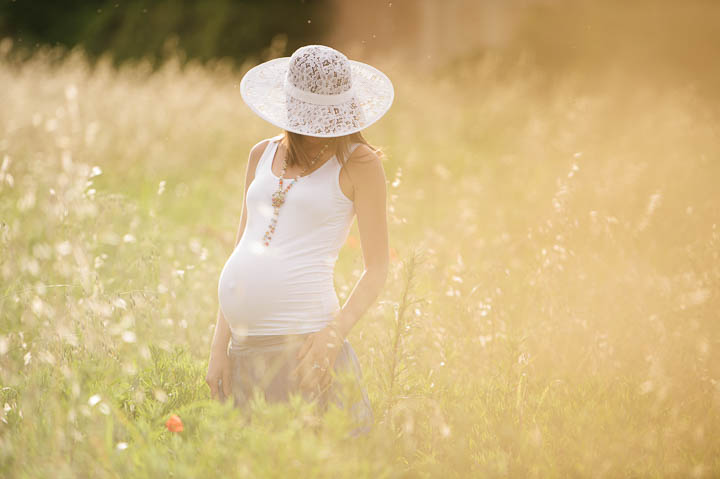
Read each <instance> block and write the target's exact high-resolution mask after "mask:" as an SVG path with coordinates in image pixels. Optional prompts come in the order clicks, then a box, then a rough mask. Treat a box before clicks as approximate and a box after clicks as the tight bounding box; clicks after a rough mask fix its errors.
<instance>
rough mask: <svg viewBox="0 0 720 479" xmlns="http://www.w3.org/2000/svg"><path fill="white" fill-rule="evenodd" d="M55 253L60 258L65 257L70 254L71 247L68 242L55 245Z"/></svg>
mask: <svg viewBox="0 0 720 479" xmlns="http://www.w3.org/2000/svg"><path fill="white" fill-rule="evenodd" d="M55 251H57V252H58V254H59V255H60V256H67V255H69V254H70V253H71V252H72V245H71V244H70V242H69V241H67V240H65V241H63V242H62V243H58V244H56V245H55Z"/></svg>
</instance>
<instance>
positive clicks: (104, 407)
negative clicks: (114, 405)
mask: <svg viewBox="0 0 720 479" xmlns="http://www.w3.org/2000/svg"><path fill="white" fill-rule="evenodd" d="M98 408H99V409H100V412H101V413H102V414H104V415H106V416H107V415H108V414H110V406H108V405H107V403H104V402H103V403H100V405H99V406H98Z"/></svg>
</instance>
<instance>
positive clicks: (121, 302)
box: [113, 298, 127, 309]
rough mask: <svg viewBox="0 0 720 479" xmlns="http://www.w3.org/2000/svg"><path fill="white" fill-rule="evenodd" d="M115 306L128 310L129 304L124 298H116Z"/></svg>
mask: <svg viewBox="0 0 720 479" xmlns="http://www.w3.org/2000/svg"><path fill="white" fill-rule="evenodd" d="M113 304H114V305H115V307H116V308H120V309H127V302H126V301H125V300H124V299H122V298H115V300H114V301H113Z"/></svg>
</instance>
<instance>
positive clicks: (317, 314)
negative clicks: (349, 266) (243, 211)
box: [218, 134, 359, 338]
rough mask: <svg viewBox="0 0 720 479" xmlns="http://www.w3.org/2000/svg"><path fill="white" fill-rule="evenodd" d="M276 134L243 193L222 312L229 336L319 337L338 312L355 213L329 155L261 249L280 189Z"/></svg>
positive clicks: (221, 287) (299, 188) (222, 284)
mask: <svg viewBox="0 0 720 479" xmlns="http://www.w3.org/2000/svg"><path fill="white" fill-rule="evenodd" d="M282 136H283V135H282V134H281V135H278V136H274V137H272V138H270V142H269V143H268V144H267V146H266V147H265V151H264V152H263V154H262V156H261V157H260V160H259V161H258V164H257V168H256V170H255V178H254V179H253V180H252V182H251V183H250V186H249V187H248V190H247V200H246V201H247V222H246V225H245V231H244V232H243V235H242V237H241V238H240V241H239V242H238V244H237V246H236V247H235V249H234V250H233V252H232V254H231V255H230V257H229V258H228V260H227V262H226V263H225V266H224V267H223V269H222V272H221V273H220V279H219V281H218V300H219V304H220V308H221V310H222V313H223V315H224V316H225V318H226V319H227V321H228V325H229V326H230V330H231V332H232V335H233V337H235V338H241V337H242V336H244V335H249V336H256V335H269V334H302V333H309V332H314V331H319V330H320V329H322V328H323V327H325V325H326V324H327V323H328V322H329V321H330V320H331V319H332V313H333V312H334V311H336V310H338V309H340V303H339V301H338V297H337V294H336V292H335V287H334V285H333V272H334V269H335V261H336V260H337V257H338V253H339V251H340V248H341V247H342V245H343V244H344V243H345V240H346V239H347V235H348V232H349V231H350V227H351V226H352V222H353V217H354V215H355V209H354V205H353V202H352V201H351V200H350V199H349V198H348V197H347V196H345V194H344V193H343V192H342V190H341V189H340V176H339V175H340V169H341V165H340V163H339V162H338V161H337V159H336V156H335V155H333V157H332V158H330V159H329V160H327V161H326V162H325V163H323V164H322V166H320V168H317V169H316V170H315V171H313V172H311V173H310V174H309V175H305V176H302V177H300V178H299V179H298V180H297V181H296V182H295V184H294V185H293V186H292V188H290V190H289V191H288V192H287V195H286V197H285V203H284V204H283V205H282V206H281V207H280V209H279V212H278V218H277V225H276V227H275V232H274V234H273V236H272V239H271V240H270V245H269V246H265V244H264V243H263V236H264V235H265V231H266V230H267V229H268V225H269V224H270V220H271V218H272V216H273V207H272V201H271V197H272V194H273V193H274V192H275V191H277V189H278V178H279V177H278V176H276V175H275V173H273V172H272V168H271V165H272V161H273V158H274V157H275V152H276V151H277V148H278V144H279V141H280V140H281V139H282ZM358 145H359V143H355V144H353V145H352V146H351V147H350V151H351V152H352V151H354V150H355V148H356V147H357V146H358ZM288 181H291V180H287V179H286V180H284V181H283V189H285V188H287V185H288Z"/></svg>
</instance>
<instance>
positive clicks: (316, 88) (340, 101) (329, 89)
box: [240, 45, 395, 138]
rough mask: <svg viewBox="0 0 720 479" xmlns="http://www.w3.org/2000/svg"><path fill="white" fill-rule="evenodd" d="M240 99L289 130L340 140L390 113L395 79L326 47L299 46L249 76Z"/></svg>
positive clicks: (258, 68)
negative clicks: (288, 55) (288, 54)
mask: <svg viewBox="0 0 720 479" xmlns="http://www.w3.org/2000/svg"><path fill="white" fill-rule="evenodd" d="M240 94H241V95H242V98H243V100H244V101H245V103H247V105H248V106H249V107H250V109H251V110H252V111H253V112H255V113H256V114H257V115H259V116H260V117H261V118H263V119H264V120H266V121H268V122H270V123H272V124H273V125H275V126H278V127H280V128H282V129H284V130H287V131H291V132H294V133H300V134H302V135H309V136H317V137H326V138H327V137H335V136H342V135H349V134H350V133H355V132H357V131H360V130H362V129H364V128H367V127H368V126H370V125H372V124H373V123H375V122H376V121H377V120H379V119H380V117H382V116H383V115H384V114H385V113H386V112H387V111H388V109H390V105H391V104H392V102H393V98H394V94H395V92H394V90H393V86H392V82H391V81H390V79H389V78H388V77H387V76H386V75H385V74H384V73H383V72H381V71H380V70H378V69H377V68H375V67H372V66H370V65H368V64H366V63H362V62H358V61H355V60H348V58H347V57H346V56H345V55H343V54H342V53H340V52H339V51H337V50H335V49H334V48H330V47H327V46H324V45H306V46H304V47H300V48H298V49H297V50H295V52H294V53H293V54H292V56H290V57H282V58H276V59H274V60H270V61H267V62H265V63H261V64H260V65H257V66H255V67H253V68H251V69H250V70H248V71H247V73H245V75H244V76H243V78H242V80H241V82H240Z"/></svg>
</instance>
